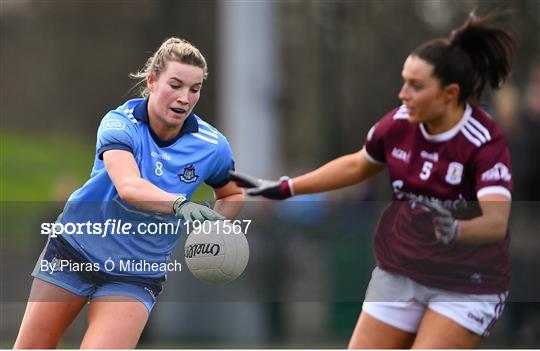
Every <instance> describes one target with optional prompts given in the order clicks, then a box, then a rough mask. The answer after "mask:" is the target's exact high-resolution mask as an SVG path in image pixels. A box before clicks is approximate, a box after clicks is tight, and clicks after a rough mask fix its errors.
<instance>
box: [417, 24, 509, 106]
mask: <svg viewBox="0 0 540 351" xmlns="http://www.w3.org/2000/svg"><path fill="white" fill-rule="evenodd" d="M493 17H494V16H493V15H492V16H487V17H483V18H477V17H476V16H475V15H474V14H471V15H470V16H469V18H468V19H467V21H465V23H464V24H463V25H462V26H461V27H460V28H458V29H456V30H454V31H452V34H451V35H450V37H449V38H448V39H438V40H434V41H431V42H428V43H425V44H423V45H422V46H420V47H419V48H418V49H416V50H415V51H414V52H413V53H412V54H413V55H416V56H418V57H420V58H421V59H423V60H425V61H427V62H429V63H430V64H432V65H433V66H434V75H435V76H436V77H437V78H438V79H439V80H440V81H441V83H442V84H443V85H448V84H452V83H457V84H458V85H459V86H460V95H459V102H460V103H463V102H470V103H472V104H478V103H479V102H480V100H481V97H482V93H483V91H484V89H485V88H486V86H487V85H489V86H490V87H491V88H493V89H497V88H499V87H500V86H501V85H502V83H504V81H505V80H506V78H507V77H508V75H509V74H510V70H511V67H512V62H513V59H514V55H515V51H516V42H515V39H514V37H513V35H512V34H510V32H508V31H506V30H504V29H502V28H499V27H496V26H494V25H492V23H491V22H492V19H493Z"/></svg>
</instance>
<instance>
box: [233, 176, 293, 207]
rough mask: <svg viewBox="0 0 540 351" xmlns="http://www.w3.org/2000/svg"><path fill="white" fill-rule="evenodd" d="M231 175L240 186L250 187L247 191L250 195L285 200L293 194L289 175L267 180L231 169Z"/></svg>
mask: <svg viewBox="0 0 540 351" xmlns="http://www.w3.org/2000/svg"><path fill="white" fill-rule="evenodd" d="M229 176H230V177H231V180H232V181H234V182H235V183H236V184H237V185H238V186H239V187H241V188H248V190H247V191H246V194H248V195H252V196H256V195H260V196H264V197H266V198H269V199H274V200H284V199H287V198H289V197H291V196H293V192H292V188H291V185H290V183H289V180H290V179H289V177H281V178H280V179H279V180H265V179H259V178H255V177H252V176H250V175H248V174H245V173H240V172H235V171H229Z"/></svg>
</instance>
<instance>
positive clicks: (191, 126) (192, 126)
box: [133, 98, 199, 147]
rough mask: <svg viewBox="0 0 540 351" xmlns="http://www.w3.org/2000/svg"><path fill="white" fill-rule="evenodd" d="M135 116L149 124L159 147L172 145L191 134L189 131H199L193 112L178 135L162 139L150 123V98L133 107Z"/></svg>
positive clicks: (149, 129)
mask: <svg viewBox="0 0 540 351" xmlns="http://www.w3.org/2000/svg"><path fill="white" fill-rule="evenodd" d="M133 117H135V119H136V120H138V121H141V122H143V123H146V124H147V125H148V131H149V132H150V135H151V136H152V139H154V142H155V143H156V144H157V145H158V146H159V147H167V146H171V145H172V144H174V143H175V142H176V141H177V140H178V139H180V137H182V136H183V135H185V134H189V133H195V132H198V131H199V123H198V122H197V118H196V117H195V115H194V114H193V112H192V113H190V114H189V116H188V117H187V118H186V120H185V121H184V125H183V126H182V129H181V130H180V133H178V135H177V136H175V137H174V138H172V139H171V140H161V139H160V138H159V137H158V136H157V135H156V134H155V133H154V131H153V130H152V128H150V124H149V123H148V98H146V99H144V100H143V101H141V102H140V103H139V104H138V105H137V106H135V107H134V108H133Z"/></svg>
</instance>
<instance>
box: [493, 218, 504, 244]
mask: <svg viewBox="0 0 540 351" xmlns="http://www.w3.org/2000/svg"><path fill="white" fill-rule="evenodd" d="M492 233H493V241H494V242H495V243H497V244H498V243H501V242H502V241H504V239H506V235H507V233H508V223H507V222H502V221H501V222H499V223H497V224H496V225H495V226H494V227H493V231H492Z"/></svg>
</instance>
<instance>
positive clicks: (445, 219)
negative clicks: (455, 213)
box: [415, 199, 459, 245]
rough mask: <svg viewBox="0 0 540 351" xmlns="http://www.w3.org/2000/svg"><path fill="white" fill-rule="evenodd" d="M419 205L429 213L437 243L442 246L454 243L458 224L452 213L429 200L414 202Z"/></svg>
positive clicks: (457, 232)
mask: <svg viewBox="0 0 540 351" xmlns="http://www.w3.org/2000/svg"><path fill="white" fill-rule="evenodd" d="M415 202H417V203H418V204H419V205H421V206H422V207H423V208H424V209H426V210H427V211H429V212H430V213H431V216H432V218H433V227H434V229H435V237H436V238H437V241H439V242H440V243H443V244H444V245H449V244H451V243H453V242H455V241H456V240H457V238H458V234H459V222H458V221H457V220H456V219H455V218H454V217H452V213H451V212H450V211H448V210H447V209H446V208H444V207H442V206H441V205H439V204H438V203H435V202H431V201H429V200H423V199H421V200H415Z"/></svg>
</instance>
